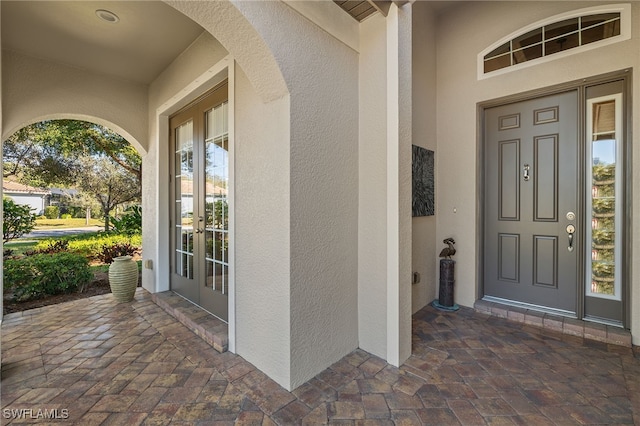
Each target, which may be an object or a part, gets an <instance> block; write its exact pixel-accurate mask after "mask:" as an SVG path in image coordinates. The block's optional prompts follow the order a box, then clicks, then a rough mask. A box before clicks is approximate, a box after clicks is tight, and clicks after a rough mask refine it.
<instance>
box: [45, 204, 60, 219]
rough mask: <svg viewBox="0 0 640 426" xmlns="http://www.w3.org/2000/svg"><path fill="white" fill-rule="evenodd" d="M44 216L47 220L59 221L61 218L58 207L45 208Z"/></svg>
mask: <svg viewBox="0 0 640 426" xmlns="http://www.w3.org/2000/svg"><path fill="white" fill-rule="evenodd" d="M44 215H45V216H46V218H47V219H57V218H58V217H59V216H60V209H59V208H58V206H47V207H45V208H44Z"/></svg>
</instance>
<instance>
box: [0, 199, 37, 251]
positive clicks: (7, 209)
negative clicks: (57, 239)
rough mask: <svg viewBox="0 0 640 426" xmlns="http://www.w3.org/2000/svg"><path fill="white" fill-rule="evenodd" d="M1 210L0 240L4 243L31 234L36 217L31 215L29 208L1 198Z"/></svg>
mask: <svg viewBox="0 0 640 426" xmlns="http://www.w3.org/2000/svg"><path fill="white" fill-rule="evenodd" d="M2 208H3V215H2V239H3V241H4V242H5V243H6V242H7V241H11V240H14V239H16V238H20V237H22V236H23V235H24V234H28V233H29V232H31V230H32V229H33V227H34V226H35V224H36V215H35V214H34V213H31V208H30V207H29V206H27V205H22V204H16V203H15V202H14V201H13V200H12V199H11V198H3V199H2Z"/></svg>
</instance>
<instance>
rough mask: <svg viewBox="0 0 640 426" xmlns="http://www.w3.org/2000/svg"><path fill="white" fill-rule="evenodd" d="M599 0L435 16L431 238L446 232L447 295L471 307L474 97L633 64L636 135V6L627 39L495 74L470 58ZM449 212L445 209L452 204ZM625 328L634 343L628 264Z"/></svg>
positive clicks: (473, 7) (638, 284) (639, 291)
mask: <svg viewBox="0 0 640 426" xmlns="http://www.w3.org/2000/svg"><path fill="white" fill-rule="evenodd" d="M597 4H600V3H599V2H465V3H464V4H461V5H458V6H454V7H451V8H449V9H447V10H445V11H444V13H442V14H441V15H440V16H438V19H437V34H438V39H437V40H438V50H437V76H438V77H437V78H438V79H437V81H438V91H437V101H438V103H437V105H438V111H437V135H438V154H437V155H436V170H437V175H436V188H437V189H438V190H437V191H436V212H437V213H436V215H437V218H436V221H437V231H436V233H437V241H439V240H442V239H443V238H444V237H447V236H452V237H454V238H455V240H456V242H457V245H456V247H457V249H458V253H457V254H456V258H457V273H456V292H455V299H456V301H457V302H458V303H460V304H462V305H465V306H472V305H473V303H474V302H475V300H476V298H477V297H478V292H477V285H478V282H479V279H480V277H479V276H477V275H476V273H477V264H478V262H479V261H480V253H479V252H478V250H477V242H476V236H477V235H478V234H479V231H480V229H479V227H478V223H477V220H476V217H477V214H478V213H479V212H480V208H481V207H480V206H478V197H477V192H476V191H477V180H476V178H477V176H478V173H477V172H478V161H477V146H478V145H477V144H478V143H479V139H478V135H477V132H478V127H477V125H476V123H477V109H476V108H477V103H479V102H483V101H486V100H491V99H495V98H500V97H503V96H507V95H511V94H517V93H522V92H525V91H528V90H533V89H539V88H545V87H549V86H552V85H556V84H560V83H563V82H569V81H574V80H578V79H583V78H588V77H591V76H596V75H600V74H605V73H608V72H613V71H618V70H622V69H626V68H629V69H630V68H633V67H635V70H634V74H633V90H634V93H633V105H632V108H633V112H634V120H633V123H629V124H630V125H631V126H632V128H633V135H634V140H633V141H632V142H631V143H632V144H633V145H635V144H637V143H638V135H639V134H640V133H639V132H640V120H638V118H637V117H638V111H639V110H640V91H639V86H640V77H639V76H640V72H639V71H640V70H639V69H638V67H639V66H640V57H639V56H640V48H639V43H640V38H639V34H640V25H638V22H640V5H639V4H638V3H637V2H632V15H633V16H632V23H633V32H632V39H631V40H628V41H624V42H620V43H616V44H613V45H609V46H606V47H604V48H597V49H594V50H590V51H587V52H582V53H578V54H575V55H571V56H567V57H561V58H558V59H557V60H552V61H549V62H546V63H542V64H537V65H533V66H531V67H528V68H525V69H521V70H518V71H514V72H510V73H505V74H504V75H501V76H499V77H493V78H487V79H484V80H480V81H478V79H477V77H476V57H477V54H478V53H479V52H481V51H482V50H483V49H485V48H487V47H488V46H490V45H491V44H492V43H494V42H496V41H497V40H499V39H500V38H502V37H505V36H507V35H509V34H510V33H512V32H514V31H516V30H518V29H519V28H522V27H524V26H526V25H528V24H531V23H534V22H536V21H538V20H541V19H545V18H547V17H551V16H553V15H556V14H559V13H562V12H566V11H570V10H575V9H580V8H585V7H592V6H596V5H597ZM633 156H634V158H633V163H634V169H633V175H634V182H637V181H639V178H640V170H639V169H640V167H639V166H638V165H640V152H639V150H635V149H634V150H633ZM633 205H634V211H638V210H639V209H640V187H639V186H638V185H634V188H633ZM454 208H456V209H457V213H456V214H453V213H452V212H453V209H454ZM633 217H634V219H633V220H634V223H633V228H632V232H633V234H632V240H633V243H632V245H633V250H632V251H633V258H632V259H629V260H628V261H630V262H631V264H632V265H635V264H640V258H639V253H640V218H639V217H638V215H633ZM634 269H635V270H634V275H633V281H632V282H631V283H630V284H631V287H632V296H631V297H632V312H633V314H632V315H633V318H632V324H631V327H632V333H633V339H634V344H636V345H637V344H640V274H638V271H637V268H634Z"/></svg>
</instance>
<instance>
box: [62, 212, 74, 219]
mask: <svg viewBox="0 0 640 426" xmlns="http://www.w3.org/2000/svg"><path fill="white" fill-rule="evenodd" d="M60 219H71V215H70V214H69V213H63V214H61V215H60Z"/></svg>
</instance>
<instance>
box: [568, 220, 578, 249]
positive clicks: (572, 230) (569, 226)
mask: <svg viewBox="0 0 640 426" xmlns="http://www.w3.org/2000/svg"><path fill="white" fill-rule="evenodd" d="M574 232H576V227H575V226H573V225H567V234H569V247H567V250H569V251H573V233H574Z"/></svg>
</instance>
